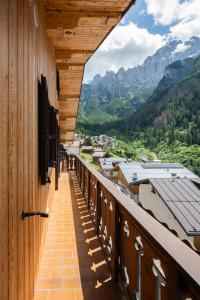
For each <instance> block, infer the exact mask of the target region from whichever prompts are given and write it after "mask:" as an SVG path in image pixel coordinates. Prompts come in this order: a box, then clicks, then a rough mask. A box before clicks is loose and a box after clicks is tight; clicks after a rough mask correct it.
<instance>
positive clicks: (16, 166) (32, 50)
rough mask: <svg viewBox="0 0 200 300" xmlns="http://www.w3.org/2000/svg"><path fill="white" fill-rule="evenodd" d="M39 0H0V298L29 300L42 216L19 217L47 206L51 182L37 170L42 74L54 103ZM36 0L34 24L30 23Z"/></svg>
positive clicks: (51, 55)
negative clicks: (42, 178)
mask: <svg viewBox="0 0 200 300" xmlns="http://www.w3.org/2000/svg"><path fill="white" fill-rule="evenodd" d="M44 2H45V1H44V0H40V1H39V0H38V1H37V0H32V1H29V0H8V1H4V0H0V15H1V31H0V38H1V47H0V48H1V49H0V67H1V69H0V71H1V73H0V89H1V97H0V116H1V122H0V124H1V125H0V126H1V127H0V247H1V252H0V299H2V300H8V299H9V300H29V299H30V300H32V299H33V294H34V281H35V278H36V273H37V268H38V261H39V256H40V247H41V244H42V243H43V240H44V236H45V234H44V233H45V228H46V225H47V222H48V221H47V220H46V219H42V218H39V217H33V218H29V219H26V220H24V221H23V220H22V219H21V213H22V211H23V210H41V211H45V210H46V208H47V207H49V208H50V206H51V199H52V196H53V191H54V171H52V175H51V179H52V183H51V185H46V186H41V185H40V181H39V174H38V95H37V84H38V79H40V75H41V73H43V75H45V76H47V82H48V86H49V97H50V101H51V103H52V104H53V105H54V106H57V100H56V80H55V79H56V72H55V60H54V50H53V45H52V42H51V41H50V40H49V39H48V38H47V34H46V20H45V6H44ZM36 4H37V8H38V15H39V27H38V28H37V27H36V26H35V22H34V13H33V12H34V6H35V5H36Z"/></svg>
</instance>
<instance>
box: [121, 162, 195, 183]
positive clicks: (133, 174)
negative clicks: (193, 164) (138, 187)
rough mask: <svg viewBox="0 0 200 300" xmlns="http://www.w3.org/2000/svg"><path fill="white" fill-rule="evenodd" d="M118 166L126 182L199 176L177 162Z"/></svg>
mask: <svg viewBox="0 0 200 300" xmlns="http://www.w3.org/2000/svg"><path fill="white" fill-rule="evenodd" d="M119 167H120V169H121V171H122V174H123V175H124V177H125V179H126V181H127V183H128V184H138V183H142V182H145V181H146V182H147V181H148V180H149V179H152V178H160V179H161V178H190V179H192V178H194V179H195V178H196V179H198V178H199V177H198V176H197V175H195V174H194V173H192V172H191V171H189V170H188V169H187V168H185V167H184V166H183V165H181V164H177V163H146V164H144V163H142V164H141V163H127V164H120V166H119Z"/></svg>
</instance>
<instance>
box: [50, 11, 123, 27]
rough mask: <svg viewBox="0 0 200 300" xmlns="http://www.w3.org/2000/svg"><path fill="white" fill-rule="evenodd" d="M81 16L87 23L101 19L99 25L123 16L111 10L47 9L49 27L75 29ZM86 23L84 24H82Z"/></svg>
mask: <svg viewBox="0 0 200 300" xmlns="http://www.w3.org/2000/svg"><path fill="white" fill-rule="evenodd" d="M81 18H82V19H83V21H84V22H85V24H87V20H88V21H89V20H90V21H89V22H90V24H91V21H92V20H93V19H94V20H95V19H99V25H106V24H107V22H108V20H109V19H116V22H117V20H119V19H120V18H121V14H120V13H110V12H88V11H79V12H71V11H69V12H68V11H57V10H53V11H47V28H48V29H57V28H64V29H70V28H71V29H73V28H75V27H77V26H78V23H79V20H80V21H81ZM82 25H84V24H82Z"/></svg>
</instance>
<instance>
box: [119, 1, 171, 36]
mask: <svg viewBox="0 0 200 300" xmlns="http://www.w3.org/2000/svg"><path fill="white" fill-rule="evenodd" d="M158 1H159V0H158ZM145 7H146V5H145V2H144V1H143V0H139V1H136V4H135V6H134V7H133V8H132V9H130V10H129V11H128V13H127V14H126V16H125V17H124V19H123V20H122V23H123V24H124V25H126V24H127V23H129V22H134V23H135V24H136V25H137V26H138V27H139V28H148V31H149V32H150V33H152V34H156V33H159V34H161V35H163V34H167V33H169V26H161V25H159V24H158V25H156V24H154V19H153V17H152V16H151V15H149V14H147V13H146V12H145ZM123 24H122V25H123Z"/></svg>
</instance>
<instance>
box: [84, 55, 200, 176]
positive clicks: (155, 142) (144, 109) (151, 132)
mask: <svg viewBox="0 0 200 300" xmlns="http://www.w3.org/2000/svg"><path fill="white" fill-rule="evenodd" d="M82 128H84V129H86V130H88V131H89V132H96V133H106V134H109V135H115V136H117V137H118V138H119V139H121V140H124V141H126V142H127V143H129V142H131V141H136V140H140V141H141V142H142V143H143V145H144V147H146V148H149V149H150V150H152V151H153V152H154V153H156V154H157V155H158V157H159V158H161V159H163V160H168V161H169V160H171V161H180V162H182V163H184V164H186V165H187V166H189V167H191V168H192V169H193V170H194V171H195V172H196V173H198V174H199V173H200V147H199V145H200V56H198V57H197V58H188V59H185V60H183V61H177V62H174V63H172V64H171V65H169V66H168V67H167V68H166V69H165V72H164V76H163V78H162V79H161V81H160V82H159V84H158V86H157V88H156V89H155V90H154V91H153V93H152V95H151V96H150V97H149V98H148V100H147V101H146V102H145V103H144V104H142V105H140V106H139V108H138V109H136V111H135V112H133V113H131V114H130V115H129V116H128V117H126V118H123V119H120V120H117V121H110V122H104V123H98V124H97V122H96V123H95V124H94V123H93V124H92V123H89V122H87V123H85V124H82Z"/></svg>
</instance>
